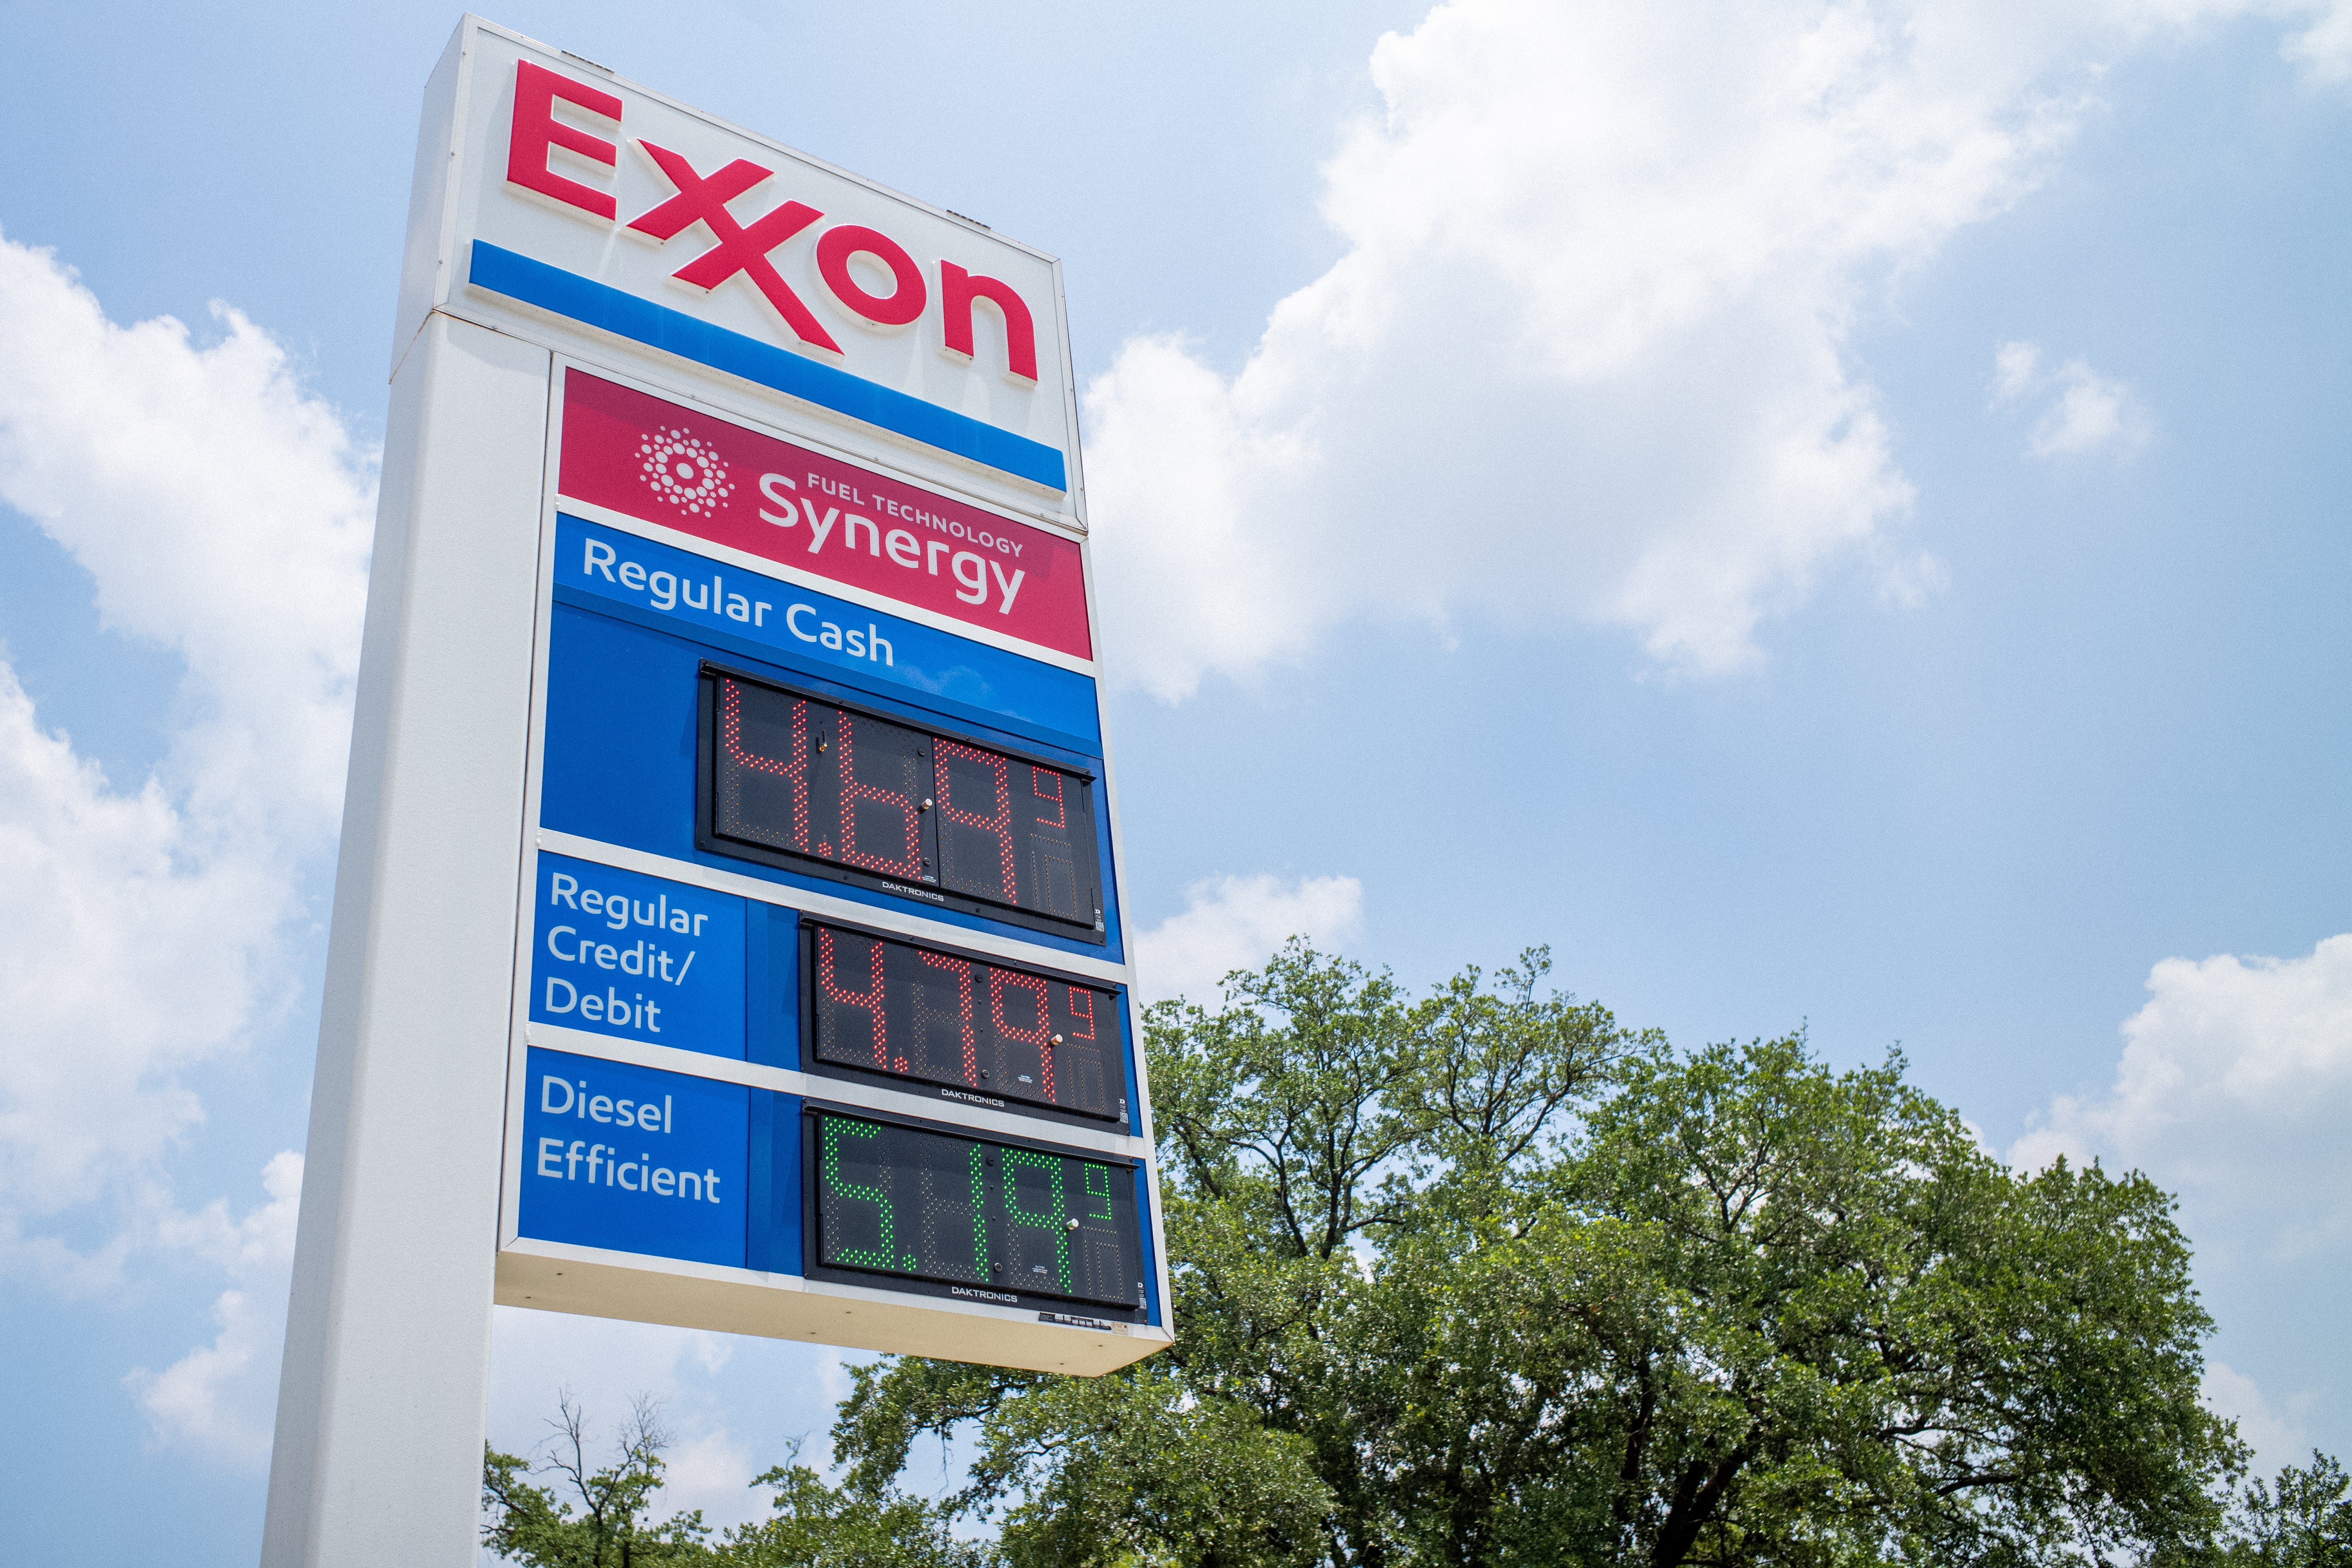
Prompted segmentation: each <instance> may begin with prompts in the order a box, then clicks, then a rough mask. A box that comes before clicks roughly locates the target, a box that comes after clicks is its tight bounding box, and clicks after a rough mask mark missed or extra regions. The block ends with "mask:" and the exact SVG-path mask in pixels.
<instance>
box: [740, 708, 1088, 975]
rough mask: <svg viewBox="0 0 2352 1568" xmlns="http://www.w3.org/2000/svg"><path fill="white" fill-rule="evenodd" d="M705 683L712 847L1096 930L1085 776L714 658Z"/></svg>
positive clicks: (1052, 924)
mask: <svg viewBox="0 0 2352 1568" xmlns="http://www.w3.org/2000/svg"><path fill="white" fill-rule="evenodd" d="M703 686H704V705H703V731H704V757H705V759H706V769H707V778H708V781H709V795H708V797H707V803H708V810H707V814H706V816H705V820H707V821H708V823H709V835H710V837H711V840H712V842H711V843H709V845H707V846H706V847H709V848H712V849H716V850H719V851H720V852H722V853H726V854H733V855H744V856H747V857H749V858H754V859H761V860H770V861H772V862H773V863H777V864H794V863H799V864H801V866H802V868H804V869H816V870H823V871H824V872H826V873H827V874H831V875H840V874H842V873H845V872H846V873H853V874H854V873H863V874H864V877H866V878H872V879H880V880H882V881H884V882H897V883H902V884H910V885H913V886H915V887H919V888H930V889H938V890H939V891H940V893H944V894H952V895H956V896H957V897H958V898H960V899H964V900H974V901H976V902H978V903H982V904H991V905H996V906H999V907H1001V908H1003V909H1005V910H1013V911H1017V913H1016V914H1015V915H1014V916H1013V918H1014V919H1016V920H1021V921H1022V923H1024V924H1039V925H1044V926H1045V927H1046V929H1052V930H1062V931H1066V932H1067V934H1071V935H1078V934H1085V935H1088V936H1097V937H1098V936H1099V934H1100V932H1101V931H1102V929H1103V903H1102V875H1101V871H1100V868H1099V860H1098V857H1097V853H1096V845H1095V809H1094V784H1093V780H1091V779H1090V778H1088V777H1087V775H1086V774H1084V773H1076V772H1073V771H1071V770H1069V769H1066V768H1060V767H1055V766H1054V765H1052V764H1050V763H1045V762H1042V761H1038V760H1036V759H1034V758H1029V757H1021V756H1015V755H1013V754H1012V753H1011V752H1003V751H999V750H996V749H994V748H992V747H989V746H983V745H980V744H978V743H976V742H971V741H968V740H961V739H958V738H957V737H955V736H952V735H944V734H940V733H938V732H936V731H931V730H928V729H916V728H913V727H911V726H909V725H906V724H901V723H895V722H893V721H890V720H887V719H883V718H879V717H877V716H876V715H874V714H871V713H866V712H863V711H860V710H856V709H852V708H844V707H841V706H839V705H838V704H836V703H834V702H831V701H828V700H825V699H824V698H820V697H814V696H810V695H808V694H806V693H803V692H798V691H792V690H788V689H784V688H782V687H776V686H770V685H768V684H767V683H765V682H764V681H757V680H751V679H745V678H743V677H741V676H739V675H736V674H733V673H731V672H730V671H726V670H721V669H716V668H709V667H706V668H705V671H704V675H703ZM783 857H791V859H789V860H787V859H784V858H783ZM852 879H857V878H856V877H855V876H853V878H852ZM1022 917H1033V918H1031V919H1026V920H1022ZM1072 927H1075V928H1076V930H1075V931H1070V930H1068V928H1072Z"/></svg>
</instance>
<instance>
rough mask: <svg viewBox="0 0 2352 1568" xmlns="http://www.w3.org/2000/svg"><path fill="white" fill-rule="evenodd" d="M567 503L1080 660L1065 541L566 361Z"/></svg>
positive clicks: (1078, 575) (1076, 579) (1071, 561)
mask: <svg viewBox="0 0 2352 1568" xmlns="http://www.w3.org/2000/svg"><path fill="white" fill-rule="evenodd" d="M557 488H558V489H560V490H561V491H562V494H564V495H565V496H568V497H570V498H572V500H580V501H585V502H587V503H588V504H590V505H592V506H598V507H603V508H605V509H606V510H612V511H616V512H620V513H622V514H624V515H625V516H628V517H634V518H636V519H639V520H640V521H646V522H651V523H657V524H659V525H660V526H662V527H664V528H668V529H674V530H676V531H678V532H680V533H687V534H691V535H693V536H694V537H695V538H698V539H705V540H709V541H710V542H712V543H714V544H723V545H726V546H728V547H730V548H731V549H735V550H740V551H742V552H745V553H746V554H750V555H757V556H760V557H761V558H763V559H765V560H769V561H773V562H776V563H779V564H781V565H786V566H791V567H793V568H795V569H797V570H799V571H803V572H806V573H810V574H814V575H815V576H819V577H824V578H826V579H828V580H830V581H833V582H835V583H841V584H847V585H849V586H851V587H855V588H861V589H864V590H866V592H868V593H873V594H879V595H884V596H886V597H887V598H890V599H894V600H896V601H898V602H899V603H901V604H906V605H914V606H916V607H917V608H919V609H924V610H929V611H930V612H932V613H933V614H935V615H940V616H950V617H951V618H953V619H955V620H958V621H961V622H964V623H966V624H968V625H971V626H984V627H987V628H988V629H989V630H991V631H995V632H1001V633H1003V634H1004V635H1005V636H1007V637H1018V638H1020V639H1021V640H1022V641H1024V642H1030V643H1035V644H1037V645H1039V646H1040V647H1049V648H1052V649H1054V650H1055V651H1056V652H1059V653H1066V654H1069V655H1072V656H1074V657H1076V658H1093V657H1094V644H1093V639H1092V637H1091V636H1090V635H1089V632H1088V628H1087V596H1086V583H1085V579H1084V577H1083V575H1082V570H1081V567H1080V563H1079V556H1078V547H1077V545H1076V543H1075V542H1072V541H1070V540H1067V539H1065V538H1063V537H1061V536H1060V535H1058V534H1055V533H1052V532H1049V531H1046V530H1045V529H1041V528H1032V527H1030V526H1028V525H1027V524H1025V523H1019V522H1013V521H1010V520H1008V519H1005V518H1003V517H1000V516H998V515H996V514H995V513H993V512H990V511H985V510H982V509H980V508H978V507H975V506H970V505H967V504H965V503H963V502H961V501H958V500H951V499H950V498H949V497H947V496H943V495H940V494H939V493H938V492H936V491H933V490H929V489H923V488H921V487H919V486H916V485H911V484H908V483H905V482H904V481H902V480H898V479H889V478H887V477H886V476H884V475H882V474H879V473H877V472H875V471H874V470H872V469H870V468H862V467H860V466H858V465H856V464H853V463H845V462H843V461H841V460H839V459H838V458H828V457H825V456H824V455H823V454H822V453H818V452H814V451H811V450H809V449H808V448H806V447H797V446H794V445H793V443H791V442H789V441H780V440H777V439H775V438H774V437H769V436H762V435H760V434H758V433H757V432H754V431H751V430H747V429H745V428H744V427H742V426H740V425H735V424H732V423H730V422H729V421H727V420H723V419H718V418H714V417H712V416H709V415H706V414H701V413H698V412H695V411H692V410H689V409H687V408H684V407H682V406H680V405H677V404H675V403H671V402H668V401H667V400H666V399H663V398H658V397H650V396H647V395H646V394H644V393H641V392H635V391H633V390H631V389H630V388H628V387H625V386H619V385H615V384H614V383H612V382H609V381H606V380H604V378H602V377H601V376H594V375H590V374H587V373H585V372H584V371H579V370H573V371H571V372H569V373H567V374H566V376H565V378H564V392H563V450H562V468H561V470H560V474H559V478H558V480H557Z"/></svg>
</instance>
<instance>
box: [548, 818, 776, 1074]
mask: <svg viewBox="0 0 2352 1568" xmlns="http://www.w3.org/2000/svg"><path fill="white" fill-rule="evenodd" d="M743 927H744V900H741V899H739V898H736V897H734V896H733V895H732V894H729V893H714V892H711V891H709V889H704V888H696V887H691V886H688V884H686V883H684V882H672V881H667V880H665V879H662V878H659V877H646V876H641V875H639V874H638V873H636V872H635V871H622V870H617V869H615V868H613V867H610V866H599V865H596V864H595V863H593V861H587V860H574V859H572V858H568V857H566V856H562V855H541V857H540V858H539V894H538V907H537V913H536V920H535V924H534V931H533V940H532V944H531V984H530V1016H531V1017H532V1019H533V1020H534V1021H536V1022H539V1023H542V1024H561V1025H563V1026H566V1027H568V1028H574V1029H589V1030H593V1031H594V1032H595V1033H597V1034H603V1035H618V1036H620V1037H623V1038H624V1039H631V1040H642V1041H645V1042H646V1044H648V1045H656V1046H674V1047H677V1048H678V1049H680V1050H689V1051H708V1052H710V1053H711V1054H712V1055H714V1056H722V1057H733V1058H736V1059H737V1060H739V1061H740V1060H741V1059H742V1057H743V1027H744V1021H743Z"/></svg>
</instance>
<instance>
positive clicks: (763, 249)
mask: <svg viewBox="0 0 2352 1568" xmlns="http://www.w3.org/2000/svg"><path fill="white" fill-rule="evenodd" d="M637 145H638V146H640V147H643V148H644V149H645V150H646V156H647V157H649V158H651V159H652V160H653V161H654V162H655V163H656V164H657V165H659V167H660V169H661V172H662V173H663V174H667V175H668V176H669V181H670V184H673V185H676V186H677V195H674V196H672V197H670V198H669V200H667V201H666V202H664V203H662V204H661V205H659V206H656V207H654V208H652V209H651V210H649V211H647V212H646V213H644V214H643V215H641V216H638V217H636V218H635V219H634V220H632V221H631V223H630V224H629V226H630V227H631V228H633V229H635V230H636V231H637V232H638V233H640V234H646V235H651V236H652V237H654V238H656V239H661V240H667V239H670V238H672V237H676V236H677V235H679V234H682V233H684V232H685V231H686V230H687V229H688V227H689V226H692V225H694V224H696V223H698V222H699V223H701V224H704V225H706V226H708V227H709V230H710V232H711V234H712V236H713V237H716V238H717V239H718V241H719V243H718V244H717V245H714V246H712V247H710V248H709V250H706V251H704V252H703V253H702V254H701V255H700V256H698V257H696V258H694V259H693V260H692V261H689V262H688V263H687V264H686V265H685V266H684V267H681V268H678V269H677V271H676V272H675V273H673V274H671V276H673V277H675V278H676V279H677V280H678V281H679V282H681V283H691V284H693V285H694V286H695V287H696V288H698V289H716V288H718V287H719V285H720V284H721V283H724V282H725V281H726V280H727V279H730V278H732V277H733V276H735V274H737V273H738V272H740V273H741V274H743V276H745V277H746V278H749V279H751V282H752V285H753V286H754V287H755V288H757V289H759V290H760V292H761V293H762V294H764V295H766V296H767V300H768V303H769V304H771V305H773V306H774V307H775V308H776V314H778V315H780V316H782V318H783V319H784V324H785V325H787V326H789V327H791V328H792V330H793V331H794V332H796V333H797V334H799V336H800V340H801V342H804V343H814V344H815V345H816V346H817V347H818V348H821V349H830V350H831V351H832V352H833V353H840V352H841V345H840V344H839V343H837V342H834V341H833V334H832V333H830V332H828V331H825V330H824V325H823V324H822V323H820V322H819V321H817V319H816V317H815V316H814V315H813V314H811V313H810V311H809V308H808V307H807V306H806V305H804V304H803V303H801V298H800V296H799V295H797V294H795V293H793V290H792V286H791V285H790V284H788V283H786V282H785V281H784V279H783V276H782V274H781V273H779V272H778V271H777V270H776V268H775V263H773V262H772V261H770V260H769V259H768V253H769V252H770V251H772V250H773V249H775V248H776V247H778V246H780V245H782V244H783V243H784V241H786V240H788V239H790V238H792V237H793V236H794V235H796V234H798V233H800V232H801V230H803V229H804V228H806V227H808V226H809V225H811V224H813V223H814V222H816V220H817V219H819V218H821V217H823V216H824V214H823V213H821V212H819V211H817V210H816V209H815V208H814V207H812V206H809V205H805V204H803V203H801V202H786V203H785V204H784V205H782V206H780V207H778V208H776V209H775V210H774V211H773V212H771V213H769V214H768V215H767V216H764V217H761V218H758V219H756V220H754V221H753V222H752V223H751V226H749V227H746V226H743V225H742V224H740V223H738V222H736V221H735V216H734V215H733V214H732V213H730V212H729V211H728V210H727V204H728V203H729V202H731V201H733V200H734V199H735V198H736V197H737V196H740V195H742V194H743V193H744V192H746V191H748V190H750V189H751V187H752V186H754V185H756V184H759V183H760V182H761V181H762V180H765V179H767V178H768V177H769V176H770V175H772V174H774V173H775V171H774V170H772V169H763V168H761V167H760V165H759V164H757V163H752V162H751V160H750V159H748V158H738V159H736V160H735V161H734V162H733V163H730V164H728V165H727V166H726V167H725V168H723V169H720V170H719V172H718V173H716V174H707V175H706V174H696V173H695V172H694V165H693V164H691V163H688V162H687V161H686V160H685V159H684V158H681V157H679V156H678V155H677V153H673V152H670V151H669V150H668V149H667V148H665V147H656V146H655V145H654V144H653V143H652V142H646V141H640V142H638V143H637Z"/></svg>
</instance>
